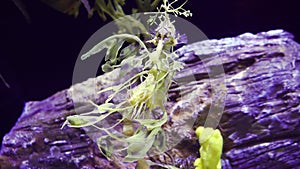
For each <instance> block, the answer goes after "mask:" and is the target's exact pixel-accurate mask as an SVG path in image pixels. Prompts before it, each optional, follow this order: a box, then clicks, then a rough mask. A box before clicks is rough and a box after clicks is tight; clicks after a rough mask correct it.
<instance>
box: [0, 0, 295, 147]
mask: <svg viewBox="0 0 300 169" xmlns="http://www.w3.org/2000/svg"><path fill="white" fill-rule="evenodd" d="M22 2H23V3H24V6H25V7H26V10H27V12H28V14H29V16H30V23H28V22H27V21H26V19H25V18H24V16H23V15H22V13H21V12H20V10H19V9H18V8H17V7H16V6H15V5H14V3H13V2H12V1H11V0H7V1H6V0H4V1H1V5H0V8H1V9H0V29H1V32H0V42H1V44H0V45H1V46H0V49H1V50H0V58H1V59H0V74H1V75H2V76H3V77H4V79H5V80H6V82H7V83H8V84H9V85H10V88H7V87H6V86H5V84H4V83H3V82H2V80H0V96H1V97H0V124H1V126H0V127H1V128H0V132H1V133H0V141H1V142H2V137H3V135H4V134H5V133H7V132H9V130H10V129H11V128H12V127H13V125H14V124H15V122H16V121H17V119H18V117H19V116H20V114H21V113H22V109H23V106H24V103H25V102H27V101H37V100H43V99H45V98H47V97H49V96H51V95H52V94H54V93H56V92H58V91H60V90H63V89H66V88H69V87H70V85H71V83H72V72H73V68H74V64H75V61H76V58H77V56H78V54H79V52H80V50H81V48H82V46H83V45H84V43H85V42H86V41H87V40H88V38H89V37H90V36H91V35H92V34H93V33H94V32H95V31H96V30H98V29H99V28H100V27H101V26H102V25H104V24H105V23H107V22H103V21H102V20H101V19H100V18H99V17H98V16H97V15H95V16H94V17H92V18H91V19H88V18H87V12H86V11H85V9H84V8H83V7H82V8H81V10H80V14H79V16H78V18H74V17H73V16H68V15H66V14H62V13H60V12H58V11H56V10H54V9H52V8H50V7H48V6H47V5H45V4H43V3H42V2H40V1H38V0H23V1H22ZM130 2H133V1H132V0H127V5H128V6H127V9H128V11H129V9H130V8H131V7H132V6H134V5H133V4H130ZM186 8H187V9H190V10H191V11H192V12H193V17H192V18H189V19H188V20H189V21H191V22H192V23H193V24H195V25H196V26H198V28H200V29H201V30H202V31H203V32H204V33H205V34H206V35H207V36H208V38H210V39H220V38H224V37H232V36H237V35H239V34H242V33H245V32H251V33H258V32H262V31H268V30H274V29H284V30H286V31H289V32H291V33H293V34H294V35H295V40H296V41H297V42H300V24H299V21H300V15H299V13H298V11H299V6H298V5H297V0H294V1H293V0H286V1H277V0H229V1H225V0H190V1H189V2H188V4H187V5H186Z"/></svg>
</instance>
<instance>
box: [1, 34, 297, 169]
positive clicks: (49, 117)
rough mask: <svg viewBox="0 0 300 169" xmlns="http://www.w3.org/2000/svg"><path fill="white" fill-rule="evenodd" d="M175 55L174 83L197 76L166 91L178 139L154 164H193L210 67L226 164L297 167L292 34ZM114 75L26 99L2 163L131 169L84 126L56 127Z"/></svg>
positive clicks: (210, 43) (193, 47) (228, 41)
mask: <svg viewBox="0 0 300 169" xmlns="http://www.w3.org/2000/svg"><path fill="white" fill-rule="evenodd" d="M177 52H178V54H179V55H180V56H181V57H180V60H181V61H183V62H185V63H186V67H185V69H184V70H182V71H181V72H179V73H178V74H177V75H176V77H175V80H177V81H178V82H180V81H186V79H188V77H193V78H194V81H190V82H189V83H186V84H182V85H180V86H179V85H178V84H177V85H175V84H174V85H173V86H172V87H171V90H170V92H169V96H170V100H169V102H168V105H167V110H168V113H169V116H170V122H168V124H167V125H166V126H165V129H166V133H167V134H174V131H176V132H175V134H177V135H178V137H180V138H181V139H180V140H181V141H180V142H179V144H178V145H176V146H175V147H173V148H171V149H170V150H169V151H168V153H165V154H163V155H160V156H157V157H153V158H152V160H153V161H155V162H158V163H167V164H173V163H174V164H175V165H176V166H177V167H179V168H193V161H194V160H195V159H196V158H197V157H198V156H199V152H198V149H199V144H198V141H197V138H196V137H195V134H194V131H193V130H194V129H195V128H196V127H197V126H199V125H203V124H204V122H205V119H206V118H205V117H206V116H207V113H208V110H209V108H210V105H211V101H212V89H211V86H210V84H211V83H214V82H218V80H220V77H221V75H219V74H218V72H213V71H215V68H216V67H220V66H223V68H224V72H225V75H226V88H227V95H226V100H225V109H224V112H223V115H222V118H221V121H220V123H219V125H218V128H219V129H220V130H221V133H222V135H223V138H224V146H223V154H222V166H223V169H230V168H242V169H247V168H274V169H277V168H278V169H285V168H299V166H300V145H299V144H300V107H299V103H300V73H299V71H300V56H299V55H300V45H299V44H298V43H296V42H295V41H293V36H292V35H291V34H290V33H288V32H285V31H283V30H275V31H269V32H263V33H259V34H256V35H254V34H250V33H246V34H243V35H240V36H237V37H234V38H224V39H220V40H207V41H202V42H197V43H194V44H190V45H186V46H184V47H182V48H180V49H179V50H178V51H177ZM204 63H205V64H204ZM132 73H134V72H132ZM209 74H214V76H213V77H209ZM112 77H113V76H110V75H109V73H108V74H105V75H103V76H99V77H97V78H93V79H89V80H87V81H85V82H82V83H80V84H76V85H74V86H72V87H71V88H70V89H67V90H64V91H61V92H58V93H56V94H55V95H53V96H51V97H49V98H47V99H45V100H43V101H37V102H28V103H26V105H25V108H24V111H23V114H22V115H21V117H20V118H19V120H18V122H17V123H16V125H15V126H14V127H13V128H12V129H11V131H10V132H9V133H8V134H7V135H6V136H5V137H4V138H3V142H2V146H1V151H0V168H1V169H10V168H24V169H25V168H26V169H27V168H45V169H54V168H64V169H69V168H70V169H74V168H86V169H88V168H103V169H106V168H108V169H110V168H111V169H113V168H128V169H133V168H135V164H134V163H133V164H130V163H122V162H111V161H108V160H107V159H106V158H105V157H103V156H102V155H101V154H100V153H99V150H98V148H97V145H96V144H95V143H94V141H93V138H91V137H89V136H88V135H87V131H86V130H83V129H74V128H67V127H66V128H64V129H63V130H61V129H60V128H61V126H62V123H63V122H64V120H65V119H66V117H67V116H68V115H73V114H75V113H76V112H77V113H78V110H79V111H80V112H86V111H89V110H91V109H92V106H91V105H90V104H88V100H94V101H95V102H97V103H102V102H103V98H104V96H98V95H95V92H94V87H95V86H96V87H98V88H104V87H105V86H108V85H111V84H112V83H116V82H115V81H114V79H113V78H112ZM74 93H81V94H80V95H74ZM195 93H196V94H195ZM180 94H181V95H187V96H188V97H179V95H180ZM75 105H76V112H75V110H74V107H75ZM191 107H193V111H189V109H190V108H191ZM178 109H181V110H180V111H178ZM191 117H193V118H195V119H196V122H195V123H194V124H193V126H188V125H186V126H184V124H186V122H188V121H189V120H191ZM178 126H181V127H178ZM182 126H184V127H182ZM170 128H172V129H173V130H172V131H173V133H172V132H169V129H170Z"/></svg>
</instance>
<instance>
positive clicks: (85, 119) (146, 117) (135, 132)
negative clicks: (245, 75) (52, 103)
mask: <svg viewBox="0 0 300 169" xmlns="http://www.w3.org/2000/svg"><path fill="white" fill-rule="evenodd" d="M176 1H177V0H175V1H173V2H171V3H169V2H168V0H163V4H162V5H161V6H160V8H158V10H159V11H158V12H155V13H148V15H149V16H150V17H149V19H148V24H149V25H156V29H155V35H153V36H151V35H150V33H148V32H147V34H148V35H149V36H150V37H151V38H150V39H147V40H144V41H143V40H141V39H140V38H139V37H138V36H136V35H131V34H115V35H112V36H110V37H108V38H107V39H105V40H103V41H102V42H100V43H98V44H97V45H96V46H94V47H93V48H92V49H91V50H90V51H88V52H87V53H85V54H84V55H82V56H81V59H82V60H85V59H87V58H89V57H91V56H92V55H94V54H96V53H98V52H100V51H102V50H104V49H107V52H106V56H105V58H104V59H105V61H106V63H105V64H104V65H103V66H102V69H103V71H104V72H110V71H113V70H114V69H119V70H120V72H121V74H120V76H122V75H123V74H126V73H127V72H130V71H131V70H132V69H133V68H137V67H141V71H140V72H139V73H137V74H135V75H134V76H132V77H130V78H129V79H128V80H126V81H125V82H124V83H122V84H119V85H115V86H111V87H108V88H106V89H103V90H101V91H99V94H100V93H104V92H110V93H111V94H109V96H108V98H107V99H106V101H105V102H104V103H103V104H101V105H97V104H95V103H93V102H91V104H93V105H94V106H95V110H94V111H92V112H87V113H83V114H80V115H74V116H69V117H67V120H66V122H65V123H64V125H63V127H64V126H65V125H68V126H69V127H75V128H81V127H87V126H92V127H95V128H97V129H98V130H99V131H101V132H103V133H105V134H104V135H103V136H101V137H99V138H98V139H97V144H98V147H99V149H100V151H101V152H102V154H103V155H104V156H106V157H107V158H108V159H114V158H123V161H125V162H135V161H137V162H138V163H137V164H138V166H137V168H147V167H149V166H150V165H159V166H162V167H165V168H176V167H174V166H170V165H162V164H156V163H153V162H151V161H149V160H144V158H145V157H146V156H147V153H149V152H157V153H162V152H164V151H165V150H166V136H165V134H164V130H163V128H162V126H163V125H164V124H165V123H166V122H167V120H168V115H167V112H166V109H165V107H164V106H165V103H166V102H167V98H168V90H169V88H170V85H171V83H172V82H173V77H174V75H175V73H176V72H177V71H179V70H181V69H182V68H183V67H184V64H183V63H182V62H179V61H177V58H178V55H177V54H176V53H175V52H174V47H175V46H176V45H177V44H178V43H179V41H180V35H179V34H178V33H177V32H176V28H175V26H174V24H173V23H174V22H175V21H172V20H171V19H170V16H169V13H174V14H176V15H184V16H191V15H192V14H191V13H190V12H189V11H187V10H184V9H183V8H182V6H183V5H181V6H180V7H178V8H173V6H172V5H173V4H174V3H175V2H176ZM98 2H99V3H100V2H101V3H103V2H102V1H100V0H98ZM116 2H117V1H116ZM156 2H157V1H155V3H156ZM144 3H147V4H149V1H146V0H145V1H144ZM153 3H154V2H153ZM157 22H158V24H157ZM125 42H132V43H129V45H127V46H126V45H125V47H124V44H125ZM120 93H125V97H124V98H123V100H122V101H120V102H118V103H116V102H114V101H113V99H114V98H115V97H117V95H118V94H120ZM115 114H118V115H120V117H121V118H119V119H118V120H117V121H115V123H114V124H112V125H111V126H103V125H101V124H100V123H101V122H103V121H104V120H106V119H108V118H109V117H111V116H113V115H115ZM120 126H122V130H121V131H120V129H119V128H120ZM116 142H118V143H117V144H116ZM113 143H114V144H113ZM113 145H118V146H119V148H118V149H115V148H114V147H113ZM117 156H118V157H117Z"/></svg>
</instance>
